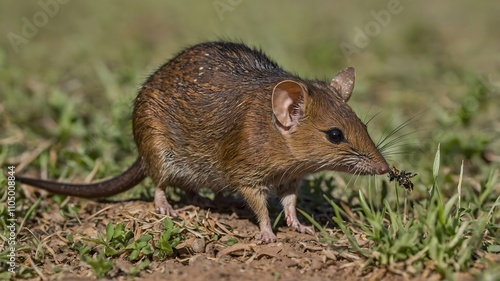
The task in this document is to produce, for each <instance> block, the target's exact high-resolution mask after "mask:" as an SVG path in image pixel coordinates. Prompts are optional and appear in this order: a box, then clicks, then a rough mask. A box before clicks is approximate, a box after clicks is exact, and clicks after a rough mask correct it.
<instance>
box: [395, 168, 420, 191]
mask: <svg viewBox="0 0 500 281" xmlns="http://www.w3.org/2000/svg"><path fill="white" fill-rule="evenodd" d="M416 175H417V174H412V173H410V172H406V171H405V170H402V171H400V170H399V169H398V168H396V167H394V166H392V170H389V173H388V176H389V181H393V180H396V181H397V182H398V183H399V185H402V186H404V187H405V188H406V189H409V190H410V191H412V190H413V183H412V182H411V181H410V179H411V178H413V177H414V176H416Z"/></svg>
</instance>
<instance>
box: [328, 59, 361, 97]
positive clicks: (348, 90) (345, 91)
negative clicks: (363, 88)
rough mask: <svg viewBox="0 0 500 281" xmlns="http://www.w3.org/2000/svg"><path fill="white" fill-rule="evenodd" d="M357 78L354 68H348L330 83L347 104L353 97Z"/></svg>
mask: <svg viewBox="0 0 500 281" xmlns="http://www.w3.org/2000/svg"><path fill="white" fill-rule="evenodd" d="M355 78H356V71H355V70H354V67H348V68H345V69H344V70H342V71H340V72H339V73H338V74H337V75H335V77H333V79H332V82H330V85H331V86H332V87H333V88H335V90H337V92H338V93H339V94H340V97H341V98H342V100H344V102H347V101H348V100H349V98H350V97H351V94H352V90H353V89H354V80H355Z"/></svg>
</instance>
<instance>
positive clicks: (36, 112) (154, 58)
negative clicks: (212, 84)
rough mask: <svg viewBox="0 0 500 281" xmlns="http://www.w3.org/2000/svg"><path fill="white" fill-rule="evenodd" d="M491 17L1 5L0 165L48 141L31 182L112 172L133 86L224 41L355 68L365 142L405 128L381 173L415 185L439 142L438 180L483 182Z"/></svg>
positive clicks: (491, 122) (404, 8)
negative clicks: (412, 178)
mask: <svg viewBox="0 0 500 281" xmlns="http://www.w3.org/2000/svg"><path fill="white" fill-rule="evenodd" d="M498 15H500V5H498V3H496V2H495V1H480V2H479V1H476V2H472V1H465V0H463V1H440V2H433V1H404V0H402V1H394V0H391V1H326V0H324V1H319V0H316V1H308V2H305V1H261V0H260V1H249V0H216V1H151V0H150V1H118V0H113V1H68V0H66V1H62V0H61V1H59V2H58V1H56V0H41V1H2V2H0V34H1V36H2V39H1V49H0V116H1V119H0V145H1V153H0V156H1V158H0V160H1V162H2V163H6V162H8V163H22V162H23V161H26V159H29V157H30V156H33V151H35V150H36V149H37V148H43V145H42V144H43V142H44V141H46V140H52V143H51V145H50V146H49V148H48V149H45V150H43V151H42V153H41V154H40V155H35V156H36V157H35V158H36V160H35V161H34V162H33V163H30V165H29V166H30V169H28V170H29V172H30V173H31V174H33V175H36V176H46V177H49V178H71V177H73V178H74V177H76V178H82V177H84V176H85V175H86V174H87V173H88V172H89V171H90V170H91V169H92V168H94V166H95V165H96V164H95V163H96V162H95V161H96V160H97V159H99V160H100V161H102V162H101V163H102V164H101V165H100V166H98V168H97V170H96V174H95V178H102V177H107V176H110V175H113V174H116V173H118V172H119V171H122V170H123V169H124V168H125V167H127V166H128V165H129V164H130V163H132V161H133V159H134V158H135V156H136V155H135V148H134V144H133V139H132V136H131V128H130V115H131V106H132V102H133V98H134V96H135V94H136V92H137V89H138V88H139V87H140V85H141V83H142V81H143V80H144V79H145V78H146V77H147V76H148V75H149V74H151V73H152V72H153V71H154V70H155V69H156V68H157V67H158V66H160V65H161V64H163V63H164V62H165V61H166V60H168V59H169V58H171V57H172V56H173V55H174V54H175V53H176V52H178V51H180V50H182V49H183V48H185V47H187V46H189V45H192V44H195V43H198V42H202V41H207V40H219V39H224V40H236V41H242V42H245V43H247V44H249V45H253V46H258V47H260V48H262V49H263V50H264V51H265V52H266V53H267V54H268V55H269V56H270V57H272V58H273V59H274V60H276V61H277V62H278V63H279V64H281V65H282V66H283V67H284V68H285V69H286V70H289V71H292V72H295V73H297V74H299V75H301V76H303V77H317V78H320V79H330V78H331V77H332V76H333V75H334V74H335V73H337V72H338V71H339V70H341V69H343V68H344V67H346V66H349V65H350V66H354V67H356V69H357V83H356V87H355V94H354V96H353V99H352V100H351V101H350V104H351V106H352V107H353V108H354V109H355V111H356V112H358V115H359V116H360V117H361V118H362V119H364V120H368V119H370V118H371V117H372V116H374V115H376V117H375V119H374V120H373V121H372V122H370V124H369V129H370V132H371V133H372V136H373V137H374V139H375V140H378V139H379V138H380V137H381V136H383V135H387V134H388V133H389V132H390V131H391V130H392V129H394V128H396V127H397V126H398V125H400V124H402V123H404V122H405V121H408V120H409V119H411V118H413V119H411V120H410V121H409V122H408V125H407V126H406V127H405V128H404V129H403V130H401V131H400V132H399V136H401V137H402V138H403V140H402V141H401V142H398V143H397V144H395V145H394V146H393V149H394V150H393V151H396V152H397V150H399V151H403V152H405V153H407V154H405V155H403V156H399V155H398V154H393V155H392V156H391V158H390V161H391V163H393V164H395V165H396V166H400V167H402V168H406V169H409V170H412V171H414V172H417V173H419V174H421V175H422V177H423V178H422V181H425V180H426V171H430V168H431V166H432V159H433V155H434V153H435V150H436V148H437V144H438V143H441V146H442V150H443V151H444V155H443V161H444V162H445V164H446V165H449V166H450V167H451V169H452V170H454V171H455V172H456V171H457V170H458V169H459V167H460V161H461V160H464V159H465V160H466V173H467V174H468V175H470V176H475V175H480V174H483V175H485V174H487V173H488V172H489V171H491V165H497V166H498V163H499V159H498V158H499V156H498V155H499V151H500V149H499V146H500V144H499V141H498V137H499V135H500V134H499V133H500V122H499V117H500V114H499V112H498V106H499V105H500V103H499V87H500V33H499V30H498V27H499V26H500V17H499V16H498ZM346 46H348V47H346ZM405 134H409V135H406V136H405ZM388 153H390V152H388ZM427 174H428V177H430V173H427Z"/></svg>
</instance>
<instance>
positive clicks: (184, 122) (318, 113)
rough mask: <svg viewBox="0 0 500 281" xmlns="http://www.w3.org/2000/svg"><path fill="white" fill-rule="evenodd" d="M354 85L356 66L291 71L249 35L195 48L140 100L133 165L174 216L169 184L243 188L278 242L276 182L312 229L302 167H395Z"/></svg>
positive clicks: (288, 207)
mask: <svg viewBox="0 0 500 281" xmlns="http://www.w3.org/2000/svg"><path fill="white" fill-rule="evenodd" d="M283 81H288V82H286V83H281V82H283ZM353 86H354V70H353V69H350V68H348V69H346V70H344V71H343V72H341V73H340V74H339V75H338V76H336V77H335V78H334V79H333V81H332V82H331V83H325V82H322V81H317V80H304V79H301V78H299V77H297V76H295V75H292V74H289V73H287V72H285V71H284V70H282V69H281V68H280V67H279V66H278V65H277V64H275V63H274V62H272V61H270V60H269V59H268V58H267V57H266V56H265V55H263V54H262V53H261V52H260V51H256V50H252V49H250V48H248V47H246V46H244V45H242V44H234V43H225V42H214V43H204V44H200V45H196V46H194V47H192V48H188V49H186V50H184V51H183V52H181V53H180V54H178V55H177V56H176V57H174V58H173V59H172V60H170V61H169V62H168V63H166V64H165V65H163V66H162V67H160V68H159V69H158V70H157V71H156V72H155V73H154V74H153V75H151V77H149V79H148V80H147V81H146V82H145V83H144V85H143V86H142V88H141V89H140V92H139V94H138V96H137V98H136V100H135V106H134V112H133V131H134V138H135V142H136V144H137V147H138V151H139V161H140V163H141V165H142V170H140V171H136V173H138V174H139V173H140V174H141V175H142V176H144V175H147V176H149V177H151V179H152V180H153V182H154V184H155V185H156V188H157V189H156V191H155V205H156V207H157V210H158V212H160V213H163V214H169V215H173V216H175V215H176V213H175V210H174V209H173V208H172V207H171V206H170V205H169V203H168V201H167V199H166V195H165V191H164V190H165V188H167V187H168V186H176V187H179V188H182V189H184V190H196V189H198V188H203V187H205V188H210V189H212V190H214V191H216V192H217V191H234V192H238V193H240V194H241V195H243V197H244V198H245V200H246V201H247V203H248V205H249V206H250V207H251V208H252V210H253V211H254V212H255V213H256V215H257V219H258V220H259V225H260V228H261V233H260V239H261V240H262V241H264V242H271V241H275V240H276V236H275V235H274V234H273V233H272V230H271V227H270V221H269V215H268V211H267V207H266V200H267V197H268V195H269V194H270V192H271V191H275V193H277V195H278V196H279V197H280V198H281V200H282V203H283V206H284V209H285V217H286V220H287V223H288V224H289V225H290V226H292V227H293V228H295V229H297V230H298V231H302V232H304V231H309V232H311V231H312V229H311V228H308V227H305V226H302V225H301V224H300V223H299V222H298V220H297V218H296V214H295V201H296V192H297V189H298V187H299V180H300V179H301V178H302V177H303V176H304V175H305V174H308V173H313V172H316V171H320V170H337V171H344V172H350V173H358V174H382V173H385V172H387V170H388V168H389V167H388V165H387V163H386V161H385V160H384V158H383V157H382V155H381V154H380V153H379V151H378V150H377V148H376V146H375V145H374V144H373V142H372V140H371V139H370V136H369V135H368V133H367V131H366V126H365V125H364V124H363V123H362V122H361V121H360V120H359V118H358V117H357V116H356V115H355V113H354V112H353V111H352V110H351V108H350V107H349V106H348V105H347V104H346V101H347V100H348V99H349V97H350V95H351V92H352V87H353ZM278 95H279V96H278ZM273 97H274V100H273ZM277 114H279V115H277ZM331 128H339V129H340V130H341V131H342V132H343V134H344V136H345V141H342V142H340V143H338V144H334V143H332V142H331V141H329V140H328V138H327V137H326V136H325V131H327V130H329V129H331ZM30 184H33V182H31V183H30ZM34 185H36V184H34ZM39 186H40V185H39ZM41 186H42V187H43V185H41ZM113 188H114V187H113V186H108V191H109V189H111V190H112V189H113ZM51 191H53V192H54V189H52V190H51ZM55 192H57V190H56V191H55ZM59 193H65V194H71V193H70V192H68V191H67V189H66V190H65V192H59ZM94 193H95V194H96V195H100V194H101V191H100V190H97V189H96V190H94ZM107 194H109V192H107ZM71 195H77V196H78V194H74V193H73V194H71Z"/></svg>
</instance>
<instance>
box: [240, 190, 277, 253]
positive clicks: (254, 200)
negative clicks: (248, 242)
mask: <svg viewBox="0 0 500 281" xmlns="http://www.w3.org/2000/svg"><path fill="white" fill-rule="evenodd" d="M240 193H241V195H243V197H244V198H245V201H246V202H247V203H248V206H249V207H250V209H252V211H253V212H254V213H255V214H256V215H257V220H258V222H259V228H260V233H259V235H258V236H257V239H259V240H260V241H262V242H264V243H271V242H276V235H275V234H274V233H273V229H272V227H271V220H270V219H269V211H268V210H267V195H268V189H267V188H266V187H259V186H256V187H245V188H243V189H241V190H240Z"/></svg>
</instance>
